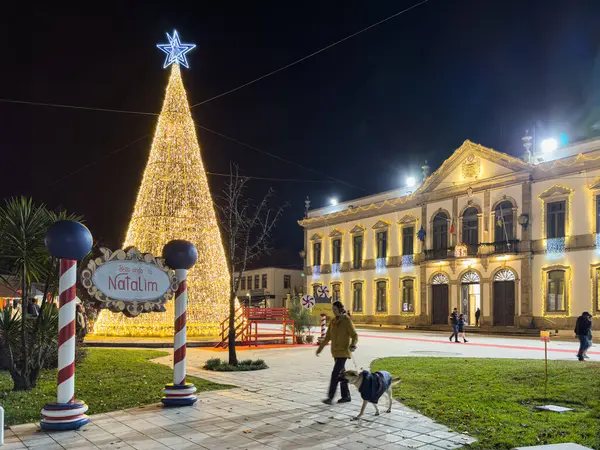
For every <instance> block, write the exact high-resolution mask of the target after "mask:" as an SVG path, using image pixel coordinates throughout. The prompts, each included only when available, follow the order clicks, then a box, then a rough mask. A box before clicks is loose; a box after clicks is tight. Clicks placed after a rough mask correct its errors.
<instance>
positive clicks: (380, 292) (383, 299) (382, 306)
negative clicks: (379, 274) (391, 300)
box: [376, 280, 387, 313]
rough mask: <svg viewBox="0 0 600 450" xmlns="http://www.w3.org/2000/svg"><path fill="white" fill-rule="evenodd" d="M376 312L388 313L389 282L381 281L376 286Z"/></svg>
mask: <svg viewBox="0 0 600 450" xmlns="http://www.w3.org/2000/svg"><path fill="white" fill-rule="evenodd" d="M376 300H377V301H376V311H377V312H378V313H384V312H387V281H384V280H381V281H378V282H377V284H376Z"/></svg>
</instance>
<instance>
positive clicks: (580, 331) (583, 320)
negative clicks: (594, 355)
mask: <svg viewBox="0 0 600 450" xmlns="http://www.w3.org/2000/svg"><path fill="white" fill-rule="evenodd" d="M591 317H592V315H591V314H590V313H589V312H587V311H584V312H583V313H582V314H581V316H579V317H578V318H577V322H576V323H575V335H576V336H577V339H579V351H578V352H577V359H578V360H579V361H583V360H584V358H585V357H586V352H587V349H588V348H589V347H590V345H589V336H591V333H592V319H591Z"/></svg>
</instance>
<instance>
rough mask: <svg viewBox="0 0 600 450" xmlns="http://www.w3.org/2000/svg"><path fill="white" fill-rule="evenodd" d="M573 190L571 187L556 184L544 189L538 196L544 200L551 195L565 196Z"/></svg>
mask: <svg viewBox="0 0 600 450" xmlns="http://www.w3.org/2000/svg"><path fill="white" fill-rule="evenodd" d="M572 192H573V189H569V188H568V187H564V186H559V185H558V184H556V185H554V186H552V187H551V188H548V189H546V190H545V191H544V192H542V193H541V194H540V198H541V199H542V200H546V199H549V198H552V197H566V196H568V195H570V194H571V193H572Z"/></svg>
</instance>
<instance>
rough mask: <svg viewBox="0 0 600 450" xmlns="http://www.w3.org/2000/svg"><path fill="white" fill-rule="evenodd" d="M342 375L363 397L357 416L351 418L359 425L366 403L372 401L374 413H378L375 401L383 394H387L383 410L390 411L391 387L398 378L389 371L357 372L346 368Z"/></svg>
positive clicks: (398, 381)
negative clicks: (386, 401)
mask: <svg viewBox="0 0 600 450" xmlns="http://www.w3.org/2000/svg"><path fill="white" fill-rule="evenodd" d="M342 377H343V378H345V379H346V380H347V381H348V383H350V384H352V385H354V386H356V388H357V389H358V391H359V392H360V395H361V397H362V399H363V403H362V407H361V408H360V413H359V414H358V416H356V417H354V418H352V420H357V421H358V423H359V425H360V419H361V418H362V416H363V414H364V413H365V409H366V407H367V404H368V403H372V404H373V406H375V415H376V416H378V415H379V407H378V406H377V402H378V401H379V399H380V398H381V397H383V395H387V397H388V408H387V410H386V411H385V412H387V413H389V412H392V388H393V387H394V386H396V385H397V384H398V383H400V380H398V379H393V378H392V376H391V375H390V373H389V372H386V371H384V370H382V371H380V372H375V373H371V372H369V371H368V370H363V371H362V372H360V373H358V372H357V371H355V370H346V371H344V373H343V375H342Z"/></svg>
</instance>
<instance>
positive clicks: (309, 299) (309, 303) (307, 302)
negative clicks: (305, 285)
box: [302, 294, 315, 309]
mask: <svg viewBox="0 0 600 450" xmlns="http://www.w3.org/2000/svg"><path fill="white" fill-rule="evenodd" d="M302 306H303V307H304V308H306V309H310V308H312V307H313V306H315V298H314V297H313V296H312V295H310V294H306V295H305V296H304V297H302Z"/></svg>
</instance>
